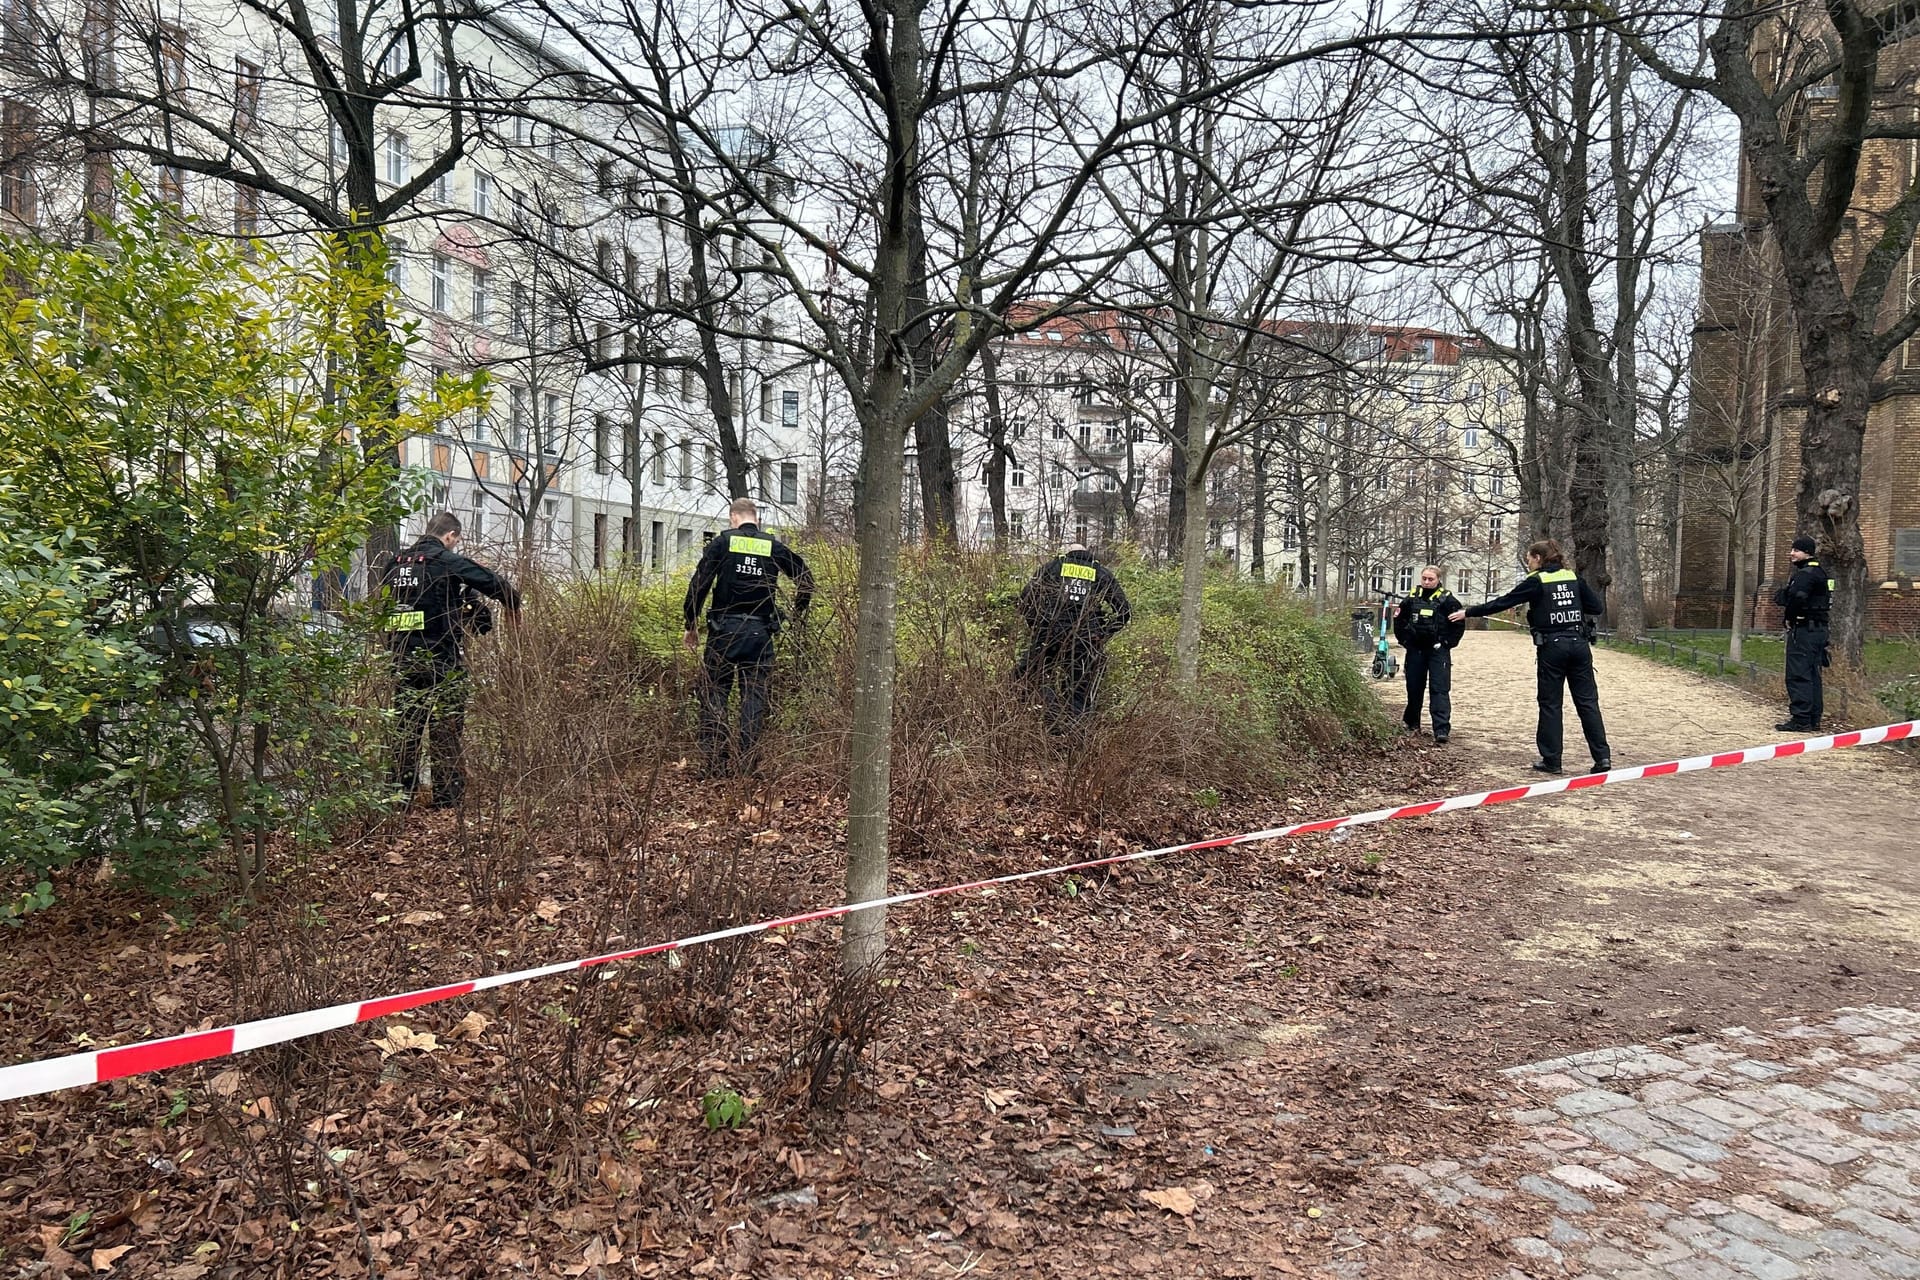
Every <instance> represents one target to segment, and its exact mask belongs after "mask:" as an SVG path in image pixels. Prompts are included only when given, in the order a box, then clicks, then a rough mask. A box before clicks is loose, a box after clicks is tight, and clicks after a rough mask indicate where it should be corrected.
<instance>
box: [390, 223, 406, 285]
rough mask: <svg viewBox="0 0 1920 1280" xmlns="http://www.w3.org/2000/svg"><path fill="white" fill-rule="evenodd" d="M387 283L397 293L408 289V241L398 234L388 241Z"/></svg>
mask: <svg viewBox="0 0 1920 1280" xmlns="http://www.w3.org/2000/svg"><path fill="white" fill-rule="evenodd" d="M387 283H389V284H391V285H392V286H393V288H394V291H395V292H396V293H400V294H405V293H406V291H407V242H406V241H405V240H402V239H400V238H399V237H397V236H396V237H395V238H394V239H392V240H389V241H387Z"/></svg>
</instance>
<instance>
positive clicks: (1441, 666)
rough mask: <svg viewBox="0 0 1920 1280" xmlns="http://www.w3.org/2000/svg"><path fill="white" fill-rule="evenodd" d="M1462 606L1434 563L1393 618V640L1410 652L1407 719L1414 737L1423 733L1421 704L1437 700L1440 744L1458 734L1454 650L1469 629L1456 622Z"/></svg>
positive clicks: (1435, 726) (1435, 716)
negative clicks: (1441, 583) (1454, 733)
mask: <svg viewBox="0 0 1920 1280" xmlns="http://www.w3.org/2000/svg"><path fill="white" fill-rule="evenodd" d="M1462 607H1463V606H1462V605H1461V603H1460V602H1459V601H1458V600H1456V599H1454V598H1453V593H1452V592H1451V591H1449V590H1447V589H1446V588H1445V587H1443V586H1441V585H1440V567H1439V566H1438V565H1432V564H1430V565H1428V566H1427V567H1426V568H1424V569H1422V570H1421V571H1420V585H1419V586H1418V587H1417V588H1415V589H1414V592H1413V594H1412V595H1409V596H1403V597H1401V600H1400V607H1399V609H1397V610H1395V611H1394V615H1393V638H1394V639H1395V640H1398V641H1399V642H1400V647H1401V648H1403V649H1405V650H1406V651H1407V662H1406V675H1407V710H1406V714H1405V715H1403V716H1402V717H1401V719H1402V720H1403V721H1405V723H1406V726H1407V732H1408V733H1418V732H1420V704H1421V703H1422V702H1425V701H1426V700H1427V698H1428V697H1429V696H1431V697H1432V699H1433V740H1434V741H1435V742H1445V741H1446V740H1447V736H1448V735H1449V734H1451V733H1452V732H1453V698H1452V693H1453V650H1454V648H1455V646H1457V645H1458V644H1459V643H1460V637H1461V636H1463V635H1465V634H1466V631H1467V624H1466V623H1465V622H1455V621H1453V620H1452V619H1453V615H1454V614H1456V613H1458V612H1459V611H1460V610H1461V608H1462Z"/></svg>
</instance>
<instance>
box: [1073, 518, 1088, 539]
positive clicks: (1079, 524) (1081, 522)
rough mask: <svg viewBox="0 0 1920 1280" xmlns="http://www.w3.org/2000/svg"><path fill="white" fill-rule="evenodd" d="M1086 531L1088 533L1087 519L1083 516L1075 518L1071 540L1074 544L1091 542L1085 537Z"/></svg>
mask: <svg viewBox="0 0 1920 1280" xmlns="http://www.w3.org/2000/svg"><path fill="white" fill-rule="evenodd" d="M1088 531H1089V526H1088V524H1087V518H1086V517H1085V516H1079V517H1077V518H1076V519H1075V520H1074V522H1073V540H1074V541H1075V542H1082V543H1084V542H1088V541H1091V539H1090V538H1089V537H1088V536H1087V534H1088Z"/></svg>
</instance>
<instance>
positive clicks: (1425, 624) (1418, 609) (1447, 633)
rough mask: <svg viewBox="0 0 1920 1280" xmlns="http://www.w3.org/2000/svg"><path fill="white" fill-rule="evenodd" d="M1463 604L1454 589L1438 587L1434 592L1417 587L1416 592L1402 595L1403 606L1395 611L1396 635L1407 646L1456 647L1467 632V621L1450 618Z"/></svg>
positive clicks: (1394, 627)
mask: <svg viewBox="0 0 1920 1280" xmlns="http://www.w3.org/2000/svg"><path fill="white" fill-rule="evenodd" d="M1461 607H1462V606H1461V604H1460V602H1459V601H1458V600H1456V599H1454V598H1453V592H1451V591H1449V590H1447V589H1446V588H1445V587H1435V588H1434V589H1433V590H1432V591H1428V590H1427V589H1426V588H1425V587H1415V588H1414V589H1413V594H1412V595H1409V596H1402V597H1401V598H1400V607H1399V608H1398V609H1396V610H1395V611H1394V614H1393V638H1394V639H1395V640H1398V641H1399V642H1400V643H1401V645H1402V646H1403V647H1404V648H1407V649H1433V648H1436V647H1438V646H1440V645H1445V646H1446V647H1447V648H1449V649H1452V648H1454V647H1456V646H1457V645H1459V643H1460V637H1461V636H1463V635H1465V634H1466V633H1467V624H1466V623H1464V622H1449V621H1447V619H1448V618H1449V617H1450V616H1451V615H1453V614H1455V613H1458V612H1459V611H1460V609H1461Z"/></svg>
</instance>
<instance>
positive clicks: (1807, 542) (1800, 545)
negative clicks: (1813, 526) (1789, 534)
mask: <svg viewBox="0 0 1920 1280" xmlns="http://www.w3.org/2000/svg"><path fill="white" fill-rule="evenodd" d="M1793 549H1794V550H1795V551H1804V552H1806V553H1807V554H1808V555H1813V554H1814V553H1815V552H1817V551H1819V550H1820V547H1819V544H1818V543H1816V542H1814V540H1813V539H1812V538H1809V537H1808V536H1807V535H1806V534H1804V533H1803V534H1801V535H1800V536H1799V537H1797V538H1795V539H1794V540H1793Z"/></svg>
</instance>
